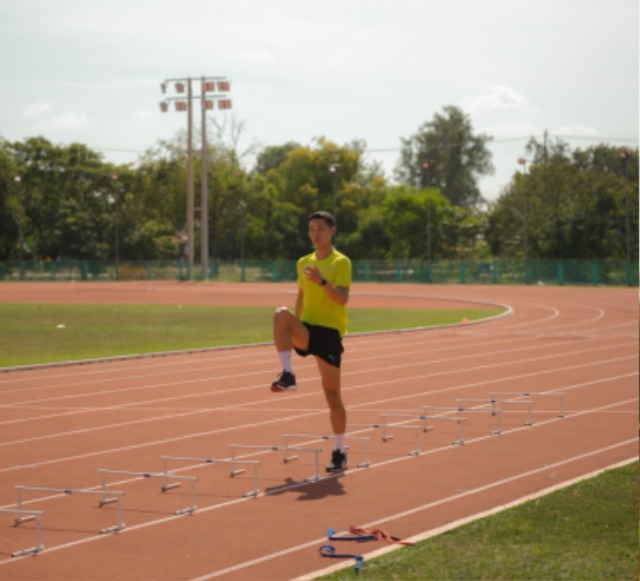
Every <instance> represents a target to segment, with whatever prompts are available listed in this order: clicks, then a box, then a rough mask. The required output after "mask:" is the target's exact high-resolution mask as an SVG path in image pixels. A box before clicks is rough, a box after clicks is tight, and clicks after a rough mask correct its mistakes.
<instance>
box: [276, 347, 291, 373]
mask: <svg viewBox="0 0 640 581" xmlns="http://www.w3.org/2000/svg"><path fill="white" fill-rule="evenodd" d="M278 357H279V358H280V363H281V364H282V369H284V370H285V371H288V372H289V373H291V351H278Z"/></svg>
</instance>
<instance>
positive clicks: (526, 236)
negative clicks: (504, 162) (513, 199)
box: [518, 157, 529, 284]
mask: <svg viewBox="0 0 640 581" xmlns="http://www.w3.org/2000/svg"><path fill="white" fill-rule="evenodd" d="M528 161H529V160H528V159H525V158H524V157H519V158H518V163H519V164H520V165H521V166H522V189H523V192H524V282H525V284H529V207H528V206H529V204H528V200H527V162H528Z"/></svg>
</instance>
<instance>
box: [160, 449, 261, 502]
mask: <svg viewBox="0 0 640 581" xmlns="http://www.w3.org/2000/svg"><path fill="white" fill-rule="evenodd" d="M161 458H162V462H163V466H164V474H165V476H169V470H168V463H169V462H170V461H171V462H196V463H198V464H231V465H232V466H235V465H236V464H249V465H251V466H253V490H251V491H249V492H246V493H245V494H243V495H242V496H243V497H248V496H253V497H254V498H255V497H256V496H258V494H260V488H259V484H258V468H259V466H260V464H261V462H260V460H238V459H233V460H231V459H229V458H224V459H222V458H192V457H190V456H162V457H161ZM242 472H244V470H234V469H232V470H231V474H230V476H231V477H232V478H233V477H234V476H236V475H237V474H241V473H242ZM176 486H180V484H168V483H167V482H166V481H165V483H164V485H163V489H164V490H169V488H175V487H176Z"/></svg>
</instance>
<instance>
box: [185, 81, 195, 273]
mask: <svg viewBox="0 0 640 581" xmlns="http://www.w3.org/2000/svg"><path fill="white" fill-rule="evenodd" d="M187 91H188V93H187V124H188V125H187V279H188V280H193V253H194V244H193V242H194V240H193V103H192V95H193V94H192V90H191V78H189V79H187Z"/></svg>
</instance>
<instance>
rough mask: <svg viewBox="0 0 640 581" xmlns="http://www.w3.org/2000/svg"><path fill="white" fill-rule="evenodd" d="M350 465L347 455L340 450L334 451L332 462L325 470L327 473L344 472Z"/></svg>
mask: <svg viewBox="0 0 640 581" xmlns="http://www.w3.org/2000/svg"><path fill="white" fill-rule="evenodd" d="M348 465H349V460H348V459H347V455H346V454H345V453H344V452H341V451H340V450H334V451H333V452H331V462H329V464H327V467H326V468H325V470H326V471H327V472H342V471H343V470H346V469H347V466H348Z"/></svg>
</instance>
